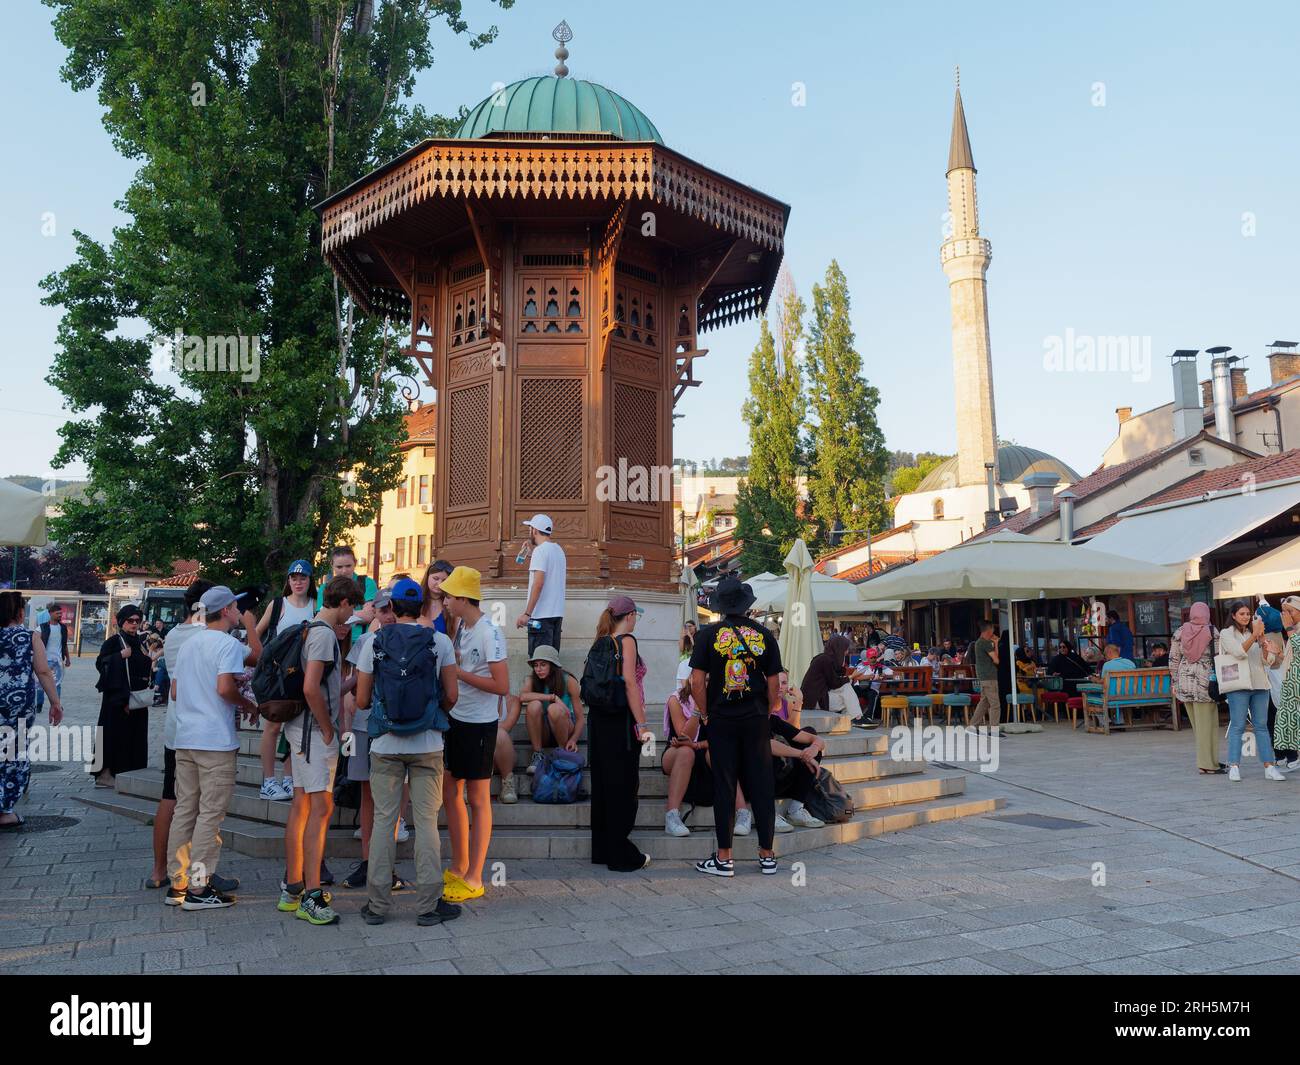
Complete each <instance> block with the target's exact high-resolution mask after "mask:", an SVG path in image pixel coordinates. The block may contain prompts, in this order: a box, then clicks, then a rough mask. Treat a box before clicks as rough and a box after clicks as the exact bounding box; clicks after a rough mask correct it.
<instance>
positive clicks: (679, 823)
mask: <svg viewBox="0 0 1300 1065" xmlns="http://www.w3.org/2000/svg"><path fill="white" fill-rule="evenodd" d="M664 831H665V832H667V833H668V835H670V836H689V835H690V834H691V830H690V829H689V828H687V827H686V822H685V821H683V820H682V815H681V811H679V810H669V811H668V812H667V813H666V814H664Z"/></svg>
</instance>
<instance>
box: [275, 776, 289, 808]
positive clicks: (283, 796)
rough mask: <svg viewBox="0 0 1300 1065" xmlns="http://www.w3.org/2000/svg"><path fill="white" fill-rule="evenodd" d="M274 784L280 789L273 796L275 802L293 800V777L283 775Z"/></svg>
mask: <svg viewBox="0 0 1300 1065" xmlns="http://www.w3.org/2000/svg"><path fill="white" fill-rule="evenodd" d="M275 786H276V787H277V788H279V789H280V794H279V795H277V796H276V797H275V801H276V802H293V777H285V778H284V779H283V780H280V781H277V782H276V785H275Z"/></svg>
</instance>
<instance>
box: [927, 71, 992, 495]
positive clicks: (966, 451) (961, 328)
mask: <svg viewBox="0 0 1300 1065" xmlns="http://www.w3.org/2000/svg"><path fill="white" fill-rule="evenodd" d="M956 80H957V86H956V99H955V101H954V103H953V112H952V139H951V142H950V144H949V147H948V217H949V219H950V222H949V225H950V229H949V232H948V235H947V236H948V239H947V240H945V241H944V243H943V247H942V248H940V249H939V259H940V262H942V264H943V272H944V273H945V274H946V275H947V277H948V294H949V299H950V301H951V304H952V362H953V386H954V391H955V392H956V398H957V483H958V484H959V485H976V484H983V483H984V464H985V463H989V462H994V463H995V462H996V461H997V440H998V434H997V425H996V421H995V416H994V411H993V359H992V354H991V351H990V344H989V315H988V287H987V284H986V283H985V279H984V278H985V272H986V271H987V270H988V266H989V262H990V260H991V259H992V257H993V248H992V245H990V244H989V242H988V241H987V240H985V239H984V237H983V236H981V235H980V222H979V204H978V201H977V199H976V191H975V159H974V156H973V155H972V154H971V150H970V134H969V133H968V132H967V130H966V112H965V109H964V108H963V107H962V102H961V70H960V68H959V69H958V70H957V74H956Z"/></svg>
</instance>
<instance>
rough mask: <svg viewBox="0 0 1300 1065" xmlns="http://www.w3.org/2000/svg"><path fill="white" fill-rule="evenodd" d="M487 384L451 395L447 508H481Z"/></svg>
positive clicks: (484, 481) (485, 461)
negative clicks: (478, 506)
mask: <svg viewBox="0 0 1300 1065" xmlns="http://www.w3.org/2000/svg"><path fill="white" fill-rule="evenodd" d="M490 390H491V385H490V384H489V383H488V382H486V381H485V382H483V383H482V384H478V385H469V386H467V387H465V388H458V389H456V390H455V391H453V392H452V393H451V397H450V402H449V406H450V407H451V425H450V427H449V430H448V434H449V438H450V439H449V444H450V447H449V450H450V452H451V454H450V456H449V460H450V461H448V463H447V465H446V466H445V467H443V469H445V471H446V477H447V505H448V506H449V507H466V506H474V505H483V504H485V503H486V502H487V493H488V429H489V425H488V412H489V410H490V406H491V404H490Z"/></svg>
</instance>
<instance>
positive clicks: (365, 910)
mask: <svg viewBox="0 0 1300 1065" xmlns="http://www.w3.org/2000/svg"><path fill="white" fill-rule="evenodd" d="M361 919H362V920H363V921H365V922H366V924H383V923H384V920H385V918H384V916H383V915H382V914H378V913H375V912H374V911H373V910H372V909H371V908H370V903H368V902H367V903H366V904H365V905H364V906H362V907H361Z"/></svg>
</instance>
